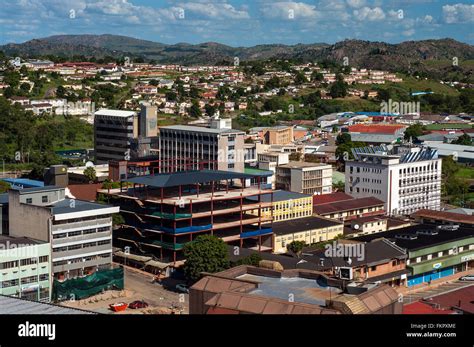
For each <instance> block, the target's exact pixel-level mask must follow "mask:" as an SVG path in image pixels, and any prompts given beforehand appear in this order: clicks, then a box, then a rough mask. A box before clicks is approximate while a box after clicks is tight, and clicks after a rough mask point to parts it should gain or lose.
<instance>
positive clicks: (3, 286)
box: [0, 279, 19, 288]
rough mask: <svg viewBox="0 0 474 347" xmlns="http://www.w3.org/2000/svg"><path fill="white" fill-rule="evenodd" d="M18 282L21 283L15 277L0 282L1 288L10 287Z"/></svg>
mask: <svg viewBox="0 0 474 347" xmlns="http://www.w3.org/2000/svg"><path fill="white" fill-rule="evenodd" d="M18 283H19V281H18V279H15V280H9V281H3V282H0V286H1V288H9V287H14V286H17V285H18Z"/></svg>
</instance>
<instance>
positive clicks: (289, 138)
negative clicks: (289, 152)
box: [263, 125, 293, 145]
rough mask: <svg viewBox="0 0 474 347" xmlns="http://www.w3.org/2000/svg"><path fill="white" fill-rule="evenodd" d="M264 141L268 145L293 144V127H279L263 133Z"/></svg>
mask: <svg viewBox="0 0 474 347" xmlns="http://www.w3.org/2000/svg"><path fill="white" fill-rule="evenodd" d="M263 140H264V142H265V144H267V145H287V144H289V143H291V142H293V127H291V126H284V125H279V126H275V127H272V128H267V129H265V130H264V131H263Z"/></svg>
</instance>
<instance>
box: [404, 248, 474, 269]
mask: <svg viewBox="0 0 474 347" xmlns="http://www.w3.org/2000/svg"><path fill="white" fill-rule="evenodd" d="M468 250H474V244H471V245H466V246H461V247H458V248H457V249H456V248H450V249H446V250H444V251H440V252H437V253H431V254H425V255H423V256H421V257H416V258H410V259H409V260H408V262H407V265H409V264H413V263H421V262H423V261H427V260H432V259H436V258H442V257H446V256H448V255H454V254H458V253H461V252H464V251H468Z"/></svg>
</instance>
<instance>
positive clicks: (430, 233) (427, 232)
mask: <svg viewBox="0 0 474 347" xmlns="http://www.w3.org/2000/svg"><path fill="white" fill-rule="evenodd" d="M416 233H417V234H418V235H428V236H433V235H438V231H437V230H434V229H423V230H417V231H416Z"/></svg>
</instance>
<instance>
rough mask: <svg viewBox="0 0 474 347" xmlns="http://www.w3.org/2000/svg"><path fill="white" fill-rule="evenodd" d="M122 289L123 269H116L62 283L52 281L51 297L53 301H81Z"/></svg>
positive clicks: (97, 272)
mask: <svg viewBox="0 0 474 347" xmlns="http://www.w3.org/2000/svg"><path fill="white" fill-rule="evenodd" d="M123 288H124V282H123V268H116V269H111V270H101V271H96V272H94V273H93V274H92V275H89V276H86V277H81V278H73V279H70V280H66V281H64V282H59V281H58V280H54V282H53V295H52V297H53V300H55V301H62V300H81V299H84V298H88V297H90V296H92V295H96V294H99V293H101V292H102V291H104V290H110V289H116V290H122V289H123Z"/></svg>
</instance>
